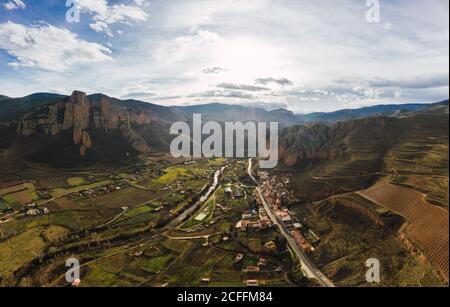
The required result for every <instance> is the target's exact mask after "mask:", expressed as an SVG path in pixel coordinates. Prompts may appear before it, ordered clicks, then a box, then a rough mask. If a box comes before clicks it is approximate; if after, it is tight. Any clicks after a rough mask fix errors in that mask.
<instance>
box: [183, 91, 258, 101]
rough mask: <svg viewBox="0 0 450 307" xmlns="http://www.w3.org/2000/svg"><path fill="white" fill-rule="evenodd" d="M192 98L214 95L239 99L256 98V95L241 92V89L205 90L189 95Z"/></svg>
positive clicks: (211, 96)
mask: <svg viewBox="0 0 450 307" xmlns="http://www.w3.org/2000/svg"><path fill="white" fill-rule="evenodd" d="M189 97H191V98H213V97H222V98H239V99H254V98H255V96H253V95H252V94H249V93H245V92H241V91H221V90H219V91H215V90H211V91H204V92H201V93H195V94H192V95H189Z"/></svg>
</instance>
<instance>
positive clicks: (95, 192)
mask: <svg viewBox="0 0 450 307" xmlns="http://www.w3.org/2000/svg"><path fill="white" fill-rule="evenodd" d="M129 186H130V184H129V183H128V181H126V180H125V179H120V180H116V181H115V182H114V183H111V184H108V185H104V186H101V187H98V188H92V189H86V190H82V191H79V192H75V193H73V194H72V196H74V197H87V198H90V197H96V196H101V195H105V194H109V193H112V192H115V191H120V190H122V189H124V188H127V187H129Z"/></svg>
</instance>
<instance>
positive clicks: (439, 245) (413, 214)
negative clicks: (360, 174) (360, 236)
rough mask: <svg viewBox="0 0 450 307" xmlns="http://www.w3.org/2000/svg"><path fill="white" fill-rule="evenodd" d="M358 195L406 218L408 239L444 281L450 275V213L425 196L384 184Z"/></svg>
mask: <svg viewBox="0 0 450 307" xmlns="http://www.w3.org/2000/svg"><path fill="white" fill-rule="evenodd" d="M358 194H359V195H361V196H363V197H365V198H367V199H368V200H370V201H372V202H374V203H376V204H378V205H380V206H383V207H386V208H388V209H390V210H392V211H394V212H396V213H397V214H399V215H401V216H403V217H404V218H406V219H407V220H408V221H409V222H410V225H409V226H408V227H407V229H406V235H407V237H408V239H410V240H411V241H412V242H413V243H414V244H415V245H417V246H418V247H419V248H420V250H421V251H422V252H423V253H424V254H425V256H426V257H427V258H428V259H429V260H430V262H431V263H433V264H435V265H437V267H438V268H439V270H440V272H441V274H442V275H443V277H444V278H445V279H446V280H447V281H448V275H449V213H448V211H447V210H445V209H443V208H441V207H438V206H435V205H432V204H430V203H428V202H427V201H425V200H424V195H423V194H421V193H419V192H417V191H415V190H412V189H408V188H405V187H401V186H397V185H392V184H389V183H383V184H379V185H376V186H374V187H372V188H369V189H367V190H364V191H361V192H359V193H358Z"/></svg>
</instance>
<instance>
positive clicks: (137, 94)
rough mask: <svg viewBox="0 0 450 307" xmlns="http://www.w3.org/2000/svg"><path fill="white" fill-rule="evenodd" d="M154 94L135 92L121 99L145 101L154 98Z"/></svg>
mask: <svg viewBox="0 0 450 307" xmlns="http://www.w3.org/2000/svg"><path fill="white" fill-rule="evenodd" d="M155 96H156V94H155V93H153V92H135V93H128V94H126V95H123V96H121V97H120V98H122V99H146V98H149V97H155Z"/></svg>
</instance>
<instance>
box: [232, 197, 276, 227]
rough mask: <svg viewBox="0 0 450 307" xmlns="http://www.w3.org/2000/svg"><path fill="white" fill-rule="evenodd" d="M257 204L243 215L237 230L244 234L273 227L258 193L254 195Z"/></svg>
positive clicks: (251, 206) (252, 205)
mask: <svg viewBox="0 0 450 307" xmlns="http://www.w3.org/2000/svg"><path fill="white" fill-rule="evenodd" d="M253 197H254V200H255V202H254V203H253V204H251V205H250V208H249V210H248V211H246V212H244V213H243V214H242V218H241V220H240V221H239V222H237V224H236V229H239V230H240V231H242V232H249V231H261V230H265V229H268V228H270V227H272V226H273V223H272V221H271V220H270V218H269V216H268V215H267V212H266V210H265V209H264V206H263V204H262V202H261V201H260V199H259V197H258V195H257V193H256V191H255V193H254V194H253Z"/></svg>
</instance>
